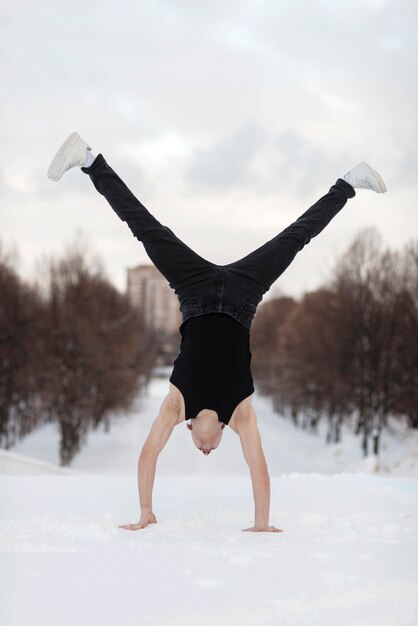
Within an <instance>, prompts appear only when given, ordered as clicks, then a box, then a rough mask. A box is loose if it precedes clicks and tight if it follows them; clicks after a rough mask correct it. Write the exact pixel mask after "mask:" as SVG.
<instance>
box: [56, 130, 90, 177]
mask: <svg viewBox="0 0 418 626" xmlns="http://www.w3.org/2000/svg"><path fill="white" fill-rule="evenodd" d="M87 150H91V148H90V146H89V145H88V144H87V143H86V142H85V141H84V140H83V139H81V137H80V135H79V134H78V133H72V134H71V135H70V136H69V137H67V139H66V140H65V141H64V143H63V144H62V146H61V147H60V149H59V150H58V152H57V153H56V155H55V156H54V158H53V159H52V161H51V165H50V166H49V168H48V178H50V179H51V180H55V181H56V180H59V179H60V178H61V176H62V175H63V174H64V173H65V172H66V171H67V170H69V169H70V168H71V167H75V166H76V165H80V166H81V165H84V163H85V162H86V158H87Z"/></svg>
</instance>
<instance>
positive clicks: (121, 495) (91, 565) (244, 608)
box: [0, 378, 418, 626]
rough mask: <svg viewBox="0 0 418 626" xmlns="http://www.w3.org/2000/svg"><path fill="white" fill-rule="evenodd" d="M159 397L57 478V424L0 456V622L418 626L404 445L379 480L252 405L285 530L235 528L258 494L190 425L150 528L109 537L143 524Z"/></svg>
mask: <svg viewBox="0 0 418 626" xmlns="http://www.w3.org/2000/svg"><path fill="white" fill-rule="evenodd" d="M167 388H168V382H167V378H162V379H154V380H153V381H152V384H151V385H150V387H149V394H148V396H147V397H146V398H143V399H142V400H140V401H139V403H138V407H137V409H138V410H137V412H133V413H132V414H131V415H126V416H121V417H120V416H119V417H118V416H114V418H113V419H112V428H111V431H110V433H104V432H103V431H98V432H95V433H91V434H90V436H89V438H88V442H87V444H86V446H85V448H84V449H83V450H82V451H81V453H80V454H79V455H78V456H77V457H76V459H75V460H74V463H73V464H72V468H71V469H72V471H71V469H70V470H66V471H63V470H62V468H58V467H56V466H55V465H54V464H55V463H57V461H58V458H57V447H58V434H57V431H56V429H55V428H54V427H53V426H52V425H48V426H46V427H44V428H42V429H40V430H39V431H37V432H36V433H33V434H32V435H30V436H29V437H27V438H26V439H25V440H24V441H22V442H20V443H19V445H18V446H16V448H14V449H13V451H11V452H6V451H3V452H2V454H1V455H0V474H3V475H1V476H0V501H1V511H0V552H1V559H0V586H1V603H0V623H1V624H5V625H7V626H26V625H27V624H32V625H36V626H37V625H39V626H50V625H51V626H52V625H54V626H55V625H56V624H59V625H60V626H67V625H68V626H69V625H70V624H71V626H73V625H74V624H76V625H77V626H137V625H138V626H148V625H149V626H151V625H152V626H154V625H155V624H161V625H162V626H177V625H181V626H188V625H189V624H190V625H191V624H193V626H212V625H215V624H216V625H217V626H219V625H222V626H253V625H254V626H282V625H283V626H287V625H289V626H299V625H309V626H316V625H318V626H331V625H332V626H351V625H353V626H354V625H355V626H416V624H418V599H417V598H418V594H417V590H418V571H417V570H418V558H417V557H418V479H417V477H416V475H417V440H416V438H415V437H409V438H408V439H407V440H405V435H404V434H402V433H401V432H398V433H397V434H392V435H389V433H385V434H384V436H383V444H384V447H383V450H382V457H381V459H380V471H379V472H378V473H376V472H375V471H373V470H374V469H375V467H376V465H375V460H374V461H373V462H370V460H366V461H365V460H363V459H362V456H361V452H360V450H359V445H358V439H354V438H352V437H350V436H349V433H348V432H345V433H344V439H343V442H342V444H341V445H338V446H335V445H334V446H326V445H325V444H324V442H323V434H321V435H320V436H319V437H316V436H313V435H310V434H307V433H305V432H303V431H301V430H298V429H295V428H294V427H293V426H292V425H291V424H290V423H289V422H287V421H285V420H283V419H281V418H280V417H279V416H277V415H276V414H274V413H273V412H272V410H271V403H270V401H269V400H268V399H266V398H262V397H259V396H256V398H255V401H254V406H255V408H256V411H257V414H258V418H259V427H260V431H261V434H262V438H263V443H264V449H265V453H266V458H267V462H268V464H269V468H270V474H271V477H272V478H271V494H272V497H271V517H270V522H271V523H272V524H274V525H276V526H278V527H279V528H281V529H283V531H284V532H282V533H246V532H242V531H241V529H243V528H246V527H248V526H249V525H251V523H252V521H253V518H252V515H253V502H252V491H251V482H250V480H249V477H248V471H247V467H246V465H245V463H244V460H243V458H242V453H241V450H240V445H239V439H238V437H237V436H236V435H235V434H234V433H233V432H232V431H231V429H225V431H226V432H225V434H224V438H223V442H222V445H221V446H220V447H219V449H218V450H216V452H213V453H212V454H211V455H209V456H208V457H205V456H204V455H203V454H201V453H199V452H198V451H197V450H196V448H194V446H193V445H192V444H191V441H190V433H189V431H187V430H186V427H185V426H184V427H183V425H181V426H178V427H176V429H175V430H174V433H173V436H172V437H171V439H170V440H169V442H168V444H167V446H166V448H165V449H164V451H163V453H162V454H161V456H160V459H159V462H158V467H157V476H156V482H155V489H154V511H155V514H156V516H157V520H158V524H155V525H152V526H148V527H147V528H145V529H143V530H141V531H136V532H130V531H126V530H123V529H120V528H118V524H123V523H128V522H132V521H137V520H138V512H139V509H138V495H137V486H136V464H137V458H138V453H139V451H140V448H141V445H142V443H143V441H144V439H145V437H146V434H147V432H148V429H149V426H150V424H151V422H152V421H153V419H154V418H155V416H156V414H157V412H158V408H159V406H160V404H161V401H162V398H163V395H164V394H165V393H166V390H167ZM382 468H383V471H382ZM13 474H14V475H13ZM31 474H32V475H31ZM47 474H49V475H47ZM54 474H55V475H54Z"/></svg>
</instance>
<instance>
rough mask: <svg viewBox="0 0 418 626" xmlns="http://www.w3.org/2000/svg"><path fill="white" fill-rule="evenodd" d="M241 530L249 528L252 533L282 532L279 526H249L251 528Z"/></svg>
mask: <svg viewBox="0 0 418 626" xmlns="http://www.w3.org/2000/svg"><path fill="white" fill-rule="evenodd" d="M242 530H249V531H250V532H252V533H282V532H283V530H282V529H281V528H276V527H275V526H251V528H243V529H242Z"/></svg>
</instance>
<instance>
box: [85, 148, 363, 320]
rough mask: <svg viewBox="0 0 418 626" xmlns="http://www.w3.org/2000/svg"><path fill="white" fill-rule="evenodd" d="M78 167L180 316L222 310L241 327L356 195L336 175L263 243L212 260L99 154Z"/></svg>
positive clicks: (220, 311) (251, 318) (349, 186)
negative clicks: (223, 261) (141, 251)
mask: <svg viewBox="0 0 418 626" xmlns="http://www.w3.org/2000/svg"><path fill="white" fill-rule="evenodd" d="M81 169H82V171H83V172H85V173H86V174H88V175H89V176H90V178H91V180H92V182H93V184H94V186H95V187H96V189H97V191H98V192H99V193H101V194H102V195H103V196H104V197H105V198H106V200H107V201H108V202H109V204H110V206H111V207H112V209H113V210H114V211H115V212H116V214H117V215H118V216H119V218H120V219H121V220H122V221H124V222H126V223H127V225H128V226H129V228H130V229H131V231H132V234H133V235H134V237H136V238H137V239H138V240H139V241H141V242H142V244H143V246H144V248H145V250H146V252H147V254H148V256H149V258H150V259H151V261H152V262H153V263H154V265H155V266H156V268H157V269H158V270H159V271H160V272H161V274H163V276H165V278H166V279H167V280H168V282H169V285H170V287H171V288H172V289H173V290H174V292H175V293H176V294H177V296H178V298H179V301H180V311H181V313H182V316H183V321H185V320H186V319H187V318H188V317H192V316H196V315H203V314H205V313H211V312H219V313H228V314H229V315H231V316H232V317H234V318H235V319H236V320H237V321H239V322H241V324H243V325H244V326H246V327H247V328H250V327H251V323H252V320H253V317H254V315H255V312H256V309H257V306H258V304H259V303H260V302H261V300H262V298H263V296H264V294H265V293H266V292H267V291H268V290H269V289H270V287H271V285H272V284H273V283H274V282H275V281H276V280H277V278H278V277H279V276H280V275H281V274H283V272H284V271H285V269H286V268H287V267H288V266H289V265H290V263H291V262H292V261H293V259H294V258H295V256H296V254H297V253H298V252H299V251H300V250H302V248H303V247H304V246H305V245H306V244H307V243H309V241H310V240H311V239H312V237H315V236H316V235H318V234H319V233H320V232H321V231H322V230H323V229H324V228H325V226H326V225H327V224H328V223H329V222H330V221H331V219H332V218H333V217H334V216H335V215H336V214H337V213H338V212H339V211H340V210H341V209H342V208H343V206H344V205H345V203H346V202H347V199H348V198H352V197H353V196H355V195H356V192H355V190H354V188H353V187H352V186H351V185H350V184H349V183H347V182H346V181H345V180H344V179H342V178H338V179H337V181H336V183H335V184H334V185H332V187H331V188H330V190H329V192H328V193H327V194H326V195H325V196H322V198H320V199H319V200H318V201H317V202H315V204H314V205H312V206H311V207H310V208H309V209H308V210H307V211H306V212H305V213H303V214H302V215H301V216H300V217H298V219H297V220H296V221H295V222H293V223H292V224H290V226H288V227H287V228H285V229H284V230H282V231H281V232H280V233H279V234H277V235H276V236H275V237H273V238H272V239H270V240H269V241H267V242H266V243H265V244H264V245H262V246H260V247H259V248H257V249H256V250H254V251H253V252H251V253H250V254H247V256H245V257H243V258H242V259H240V260H238V261H235V262H234V263H228V265H216V264H215V263H211V262H210V261H207V260H206V259H204V258H203V257H201V256H200V255H199V254H197V253H196V252H194V251H193V250H192V249H191V248H189V246H187V245H186V244H185V243H184V242H183V241H181V239H179V238H178V237H177V236H176V235H175V234H174V233H173V231H172V230H171V229H170V228H169V227H168V226H165V225H163V224H161V223H160V222H159V221H158V220H157V219H156V218H155V217H154V216H153V215H151V213H150V212H149V211H148V210H147V209H146V208H145V207H144V206H143V205H142V204H141V202H140V201H139V200H138V199H137V198H135V196H134V195H133V193H132V192H131V191H130V190H129V189H128V187H127V186H126V185H125V183H124V182H123V181H122V180H121V179H120V178H119V176H118V175H117V174H116V172H114V170H113V169H112V168H111V167H110V166H109V165H108V164H107V162H106V160H105V158H104V157H103V155H102V154H98V155H97V157H96V158H95V160H94V162H93V164H92V165H91V166H90V167H82V168H81Z"/></svg>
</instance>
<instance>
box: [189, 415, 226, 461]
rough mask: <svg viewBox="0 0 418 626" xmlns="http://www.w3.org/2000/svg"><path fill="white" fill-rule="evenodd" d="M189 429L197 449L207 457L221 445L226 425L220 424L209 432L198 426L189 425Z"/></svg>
mask: <svg viewBox="0 0 418 626" xmlns="http://www.w3.org/2000/svg"><path fill="white" fill-rule="evenodd" d="M187 428H188V429H189V430H190V431H191V434H192V439H193V443H194V445H195V446H196V448H197V449H198V450H200V451H201V452H202V453H203V454H204V455H205V456H207V455H208V454H210V453H211V452H212V450H216V448H217V447H218V446H219V444H220V443H221V440H222V435H223V429H224V428H225V424H221V423H219V426H217V427H216V428H214V429H213V430H212V431H209V432H208V431H207V430H203V429H201V428H199V426H198V424H187Z"/></svg>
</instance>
